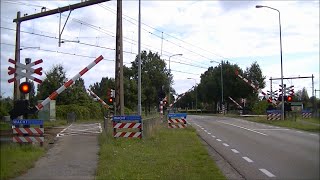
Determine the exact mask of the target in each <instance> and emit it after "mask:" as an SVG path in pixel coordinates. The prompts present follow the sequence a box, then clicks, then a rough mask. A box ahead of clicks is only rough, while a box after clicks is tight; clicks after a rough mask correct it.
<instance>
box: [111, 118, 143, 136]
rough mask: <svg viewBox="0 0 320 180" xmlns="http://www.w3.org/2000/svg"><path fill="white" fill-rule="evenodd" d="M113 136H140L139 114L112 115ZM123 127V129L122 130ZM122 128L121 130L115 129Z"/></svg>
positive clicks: (140, 122) (140, 121)
mask: <svg viewBox="0 0 320 180" xmlns="http://www.w3.org/2000/svg"><path fill="white" fill-rule="evenodd" d="M112 121H113V123H112V124H113V137H114V138H119V137H124V138H140V139H141V138H142V127H143V126H142V119H141V116H138V115H131V116H113V117H112ZM124 129H125V130H124ZM117 130H122V131H117Z"/></svg>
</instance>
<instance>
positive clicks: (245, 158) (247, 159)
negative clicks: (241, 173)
mask: <svg viewBox="0 0 320 180" xmlns="http://www.w3.org/2000/svg"><path fill="white" fill-rule="evenodd" d="M242 158H243V159H244V160H246V161H248V162H249V163H251V162H253V161H252V160H251V159H250V158H248V157H242Z"/></svg>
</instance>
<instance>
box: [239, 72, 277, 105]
mask: <svg viewBox="0 0 320 180" xmlns="http://www.w3.org/2000/svg"><path fill="white" fill-rule="evenodd" d="M236 75H237V76H238V77H240V78H241V79H242V80H243V81H244V82H246V83H247V84H249V85H250V86H251V87H252V88H253V89H255V90H256V91H258V92H259V93H261V94H262V95H263V96H264V97H265V98H266V99H267V100H269V101H271V103H272V104H274V105H277V101H276V100H274V99H272V98H271V97H269V95H268V94H266V93H265V92H263V91H262V89H260V88H258V87H256V86H255V85H254V84H252V83H251V82H250V81H249V80H248V79H246V78H244V77H242V76H241V75H240V74H239V73H238V72H236Z"/></svg>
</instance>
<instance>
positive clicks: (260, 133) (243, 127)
mask: <svg viewBox="0 0 320 180" xmlns="http://www.w3.org/2000/svg"><path fill="white" fill-rule="evenodd" d="M218 122H220V123H223V124H228V125H231V126H235V127H238V128H241V129H245V130H248V131H251V132H255V133H258V134H261V135H264V136H268V135H266V134H264V133H262V132H258V131H255V130H252V129H249V128H245V127H242V126H238V125H235V124H231V123H226V122H221V121H218Z"/></svg>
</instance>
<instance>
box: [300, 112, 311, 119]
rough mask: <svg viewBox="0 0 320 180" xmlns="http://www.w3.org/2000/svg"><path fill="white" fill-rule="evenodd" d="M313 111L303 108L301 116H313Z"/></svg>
mask: <svg viewBox="0 0 320 180" xmlns="http://www.w3.org/2000/svg"><path fill="white" fill-rule="evenodd" d="M311 115H312V112H311V111H310V110H302V111H301V116H302V118H311Z"/></svg>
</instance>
